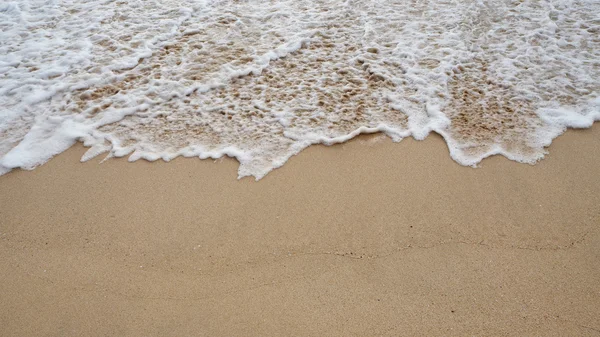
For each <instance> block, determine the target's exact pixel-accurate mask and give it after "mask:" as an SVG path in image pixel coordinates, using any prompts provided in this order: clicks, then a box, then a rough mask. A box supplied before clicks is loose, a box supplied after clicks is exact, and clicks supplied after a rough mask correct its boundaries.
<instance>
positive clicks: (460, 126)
mask: <svg viewBox="0 0 600 337" xmlns="http://www.w3.org/2000/svg"><path fill="white" fill-rule="evenodd" d="M599 12H600V3H598V2H596V1H574V0H573V1H571V0H551V1H546V2H539V1H533V0H523V1H506V0H503V1H496V2H482V1H458V0H456V1H420V2H409V1H404V0H402V1H400V0H398V1H384V0H370V1H350V2H347V1H339V0H310V1H300V2H299V1H291V0H281V1H277V2H263V1H248V2H232V1H201V2H200V1H197V2H192V3H190V2H189V1H180V0H168V1H158V0H148V1H146V0H131V1H127V2H116V1H87V2H80V1H74V0H71V1H60V2H52V1H49V2H47V1H34V0H23V1H19V2H5V3H2V4H0V109H1V113H0V175H1V174H4V173H6V172H8V171H10V170H11V169H13V168H19V167H20V168H24V169H32V168H34V167H36V166H38V165H41V164H43V163H45V162H46V161H47V160H49V159H50V158H51V157H52V156H54V155H56V154H59V153H61V152H63V151H64V150H66V149H67V148H69V147H70V146H71V145H73V144H74V143H75V142H77V141H80V142H83V143H84V145H85V146H87V147H90V149H89V150H88V151H87V152H86V153H85V155H84V156H83V157H82V161H86V160H89V159H91V158H94V157H95V156H98V155H100V154H103V153H106V154H107V158H111V157H122V156H129V160H130V161H135V160H139V159H145V160H151V161H152V160H159V159H162V160H165V161H169V160H172V159H173V158H175V157H177V156H185V157H199V158H202V159H204V158H220V157H222V156H229V157H233V158H236V159H237V160H238V161H239V162H240V169H239V176H240V177H243V176H248V175H252V176H254V177H256V178H257V179H260V178H262V177H263V176H264V175H265V174H267V173H268V172H269V171H270V170H272V169H274V168H277V167H280V166H281V165H283V164H284V163H285V162H286V161H287V160H288V159H289V158H290V157H291V156H293V155H295V154H297V153H299V152H300V151H302V150H303V149H304V148H306V147H307V146H310V145H312V144H325V145H333V144H337V143H341V142H345V141H348V140H349V139H352V138H354V137H356V136H357V135H359V134H363V133H375V132H381V133H383V134H386V135H387V136H389V137H391V138H392V139H393V140H394V141H400V140H401V139H403V138H405V137H408V136H412V137H414V138H415V139H418V140H421V139H424V138H426V137H427V135H429V134H430V133H431V132H436V133H438V134H440V135H442V137H443V138H444V139H445V140H446V142H447V144H448V148H449V152H450V155H451V157H452V158H453V159H454V160H456V161H457V162H458V163H460V164H462V165H468V166H475V165H477V164H478V163H479V162H480V161H481V160H482V159H483V158H486V157H488V156H491V155H496V154H499V155H504V156H506V157H507V158H509V159H512V160H516V161H519V162H524V163H535V162H536V161H538V160H540V159H541V158H543V156H544V155H545V153H546V149H545V147H547V146H548V145H549V144H550V143H551V141H552V140H553V139H554V138H556V137H557V136H558V135H560V134H562V133H563V132H564V131H565V130H566V129H567V128H588V127H590V126H591V125H592V124H593V123H594V122H595V121H598V120H600V61H599V60H600V38H599V36H600V19H598V17H597V13H599Z"/></svg>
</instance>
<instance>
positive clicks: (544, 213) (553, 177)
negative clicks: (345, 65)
mask: <svg viewBox="0 0 600 337" xmlns="http://www.w3.org/2000/svg"><path fill="white" fill-rule="evenodd" d="M550 151H551V153H550V155H549V156H548V157H547V158H546V159H545V160H544V161H542V162H540V163H539V164H538V165H536V166H529V165H523V164H517V163H514V162H510V161H508V160H506V159H504V158H500V157H494V158H490V159H488V160H486V161H484V163H483V165H482V168H480V169H472V168H466V167H461V166H459V165H457V164H456V163H454V162H453V161H452V160H451V159H450V158H449V155H448V152H447V149H446V146H445V144H444V143H443V141H442V140H441V139H440V138H439V137H435V136H431V137H429V138H428V139H427V140H425V141H423V142H416V141H413V140H409V139H407V140H404V141H403V142H401V143H400V144H394V143H392V142H391V141H389V140H387V139H385V138H382V137H378V136H370V137H361V138H359V139H357V140H354V141H351V142H349V143H346V144H343V145H336V146H333V147H324V146H319V147H312V148H310V149H308V150H306V151H304V152H303V153H302V154H300V155H299V156H297V157H294V158H292V159H291V160H290V162H288V164H286V165H285V166H284V167H283V168H281V169H278V170H276V171H274V172H272V173H271V174H269V175H268V176H267V177H266V178H265V179H263V180H261V181H259V182H258V183H257V182H255V181H253V180H252V179H244V180H241V181H238V180H236V169H237V164H236V163H235V162H234V161H233V160H230V159H228V160H221V161H217V162H214V161H209V160H208V161H200V160H197V159H177V160H175V161H173V162H171V163H163V162H160V163H159V162H157V163H148V162H141V161H140V162H136V163H133V164H131V163H127V162H126V160H124V159H119V160H109V161H107V162H105V163H103V164H101V165H99V164H98V161H99V160H97V161H94V162H88V163H84V164H81V163H79V162H78V160H79V157H80V156H81V154H82V153H83V152H84V149H83V148H82V147H81V146H76V147H74V148H72V149H71V150H69V151H67V152H66V153H64V154H62V155H60V156H58V157H57V158H55V159H53V160H51V161H50V162H49V163H47V164H46V165H44V166H42V167H40V168H38V169H36V170H35V171H32V172H26V171H15V172H11V173H9V174H8V175H5V176H2V177H0V256H1V258H0V289H1V291H0V303H1V312H0V335H2V336H34V335H42V336H81V335H89V336H130V335H131V336H284V335H288V336H291V335H293V336H304V335H311V336H375V335H387V336H416V335H423V336H467V335H481V336H504V335H507V336H600V127H599V126H595V127H594V128H592V129H590V130H582V131H569V132H568V133H567V134H565V135H564V136H562V137H561V138H559V139H557V140H556V141H555V143H554V144H553V145H552V146H551V148H550Z"/></svg>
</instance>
